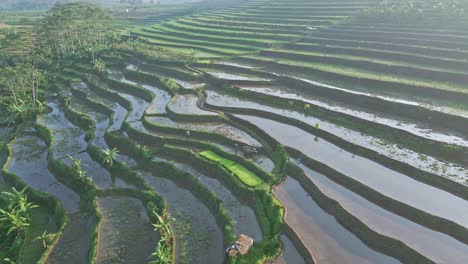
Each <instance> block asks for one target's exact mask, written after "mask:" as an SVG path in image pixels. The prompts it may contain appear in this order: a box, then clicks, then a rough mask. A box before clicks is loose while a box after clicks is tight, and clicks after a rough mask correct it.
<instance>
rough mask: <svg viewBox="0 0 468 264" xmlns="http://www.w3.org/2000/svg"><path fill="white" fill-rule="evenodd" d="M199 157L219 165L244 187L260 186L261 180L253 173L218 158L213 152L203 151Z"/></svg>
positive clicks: (230, 161)
mask: <svg viewBox="0 0 468 264" xmlns="http://www.w3.org/2000/svg"><path fill="white" fill-rule="evenodd" d="M200 156H202V157H203V158H205V159H207V160H211V161H214V162H217V163H220V164H221V165H222V166H223V167H225V168H226V169H228V170H229V171H231V172H232V173H234V175H236V176H237V177H238V178H239V180H241V181H242V182H243V183H244V184H245V185H247V186H250V187H255V186H258V185H261V184H262V183H263V180H262V179H260V177H258V176H257V175H255V173H253V172H251V171H250V170H248V169H247V168H245V167H244V166H242V165H240V164H238V163H236V162H234V161H232V160H228V159H226V158H223V157H221V156H219V155H218V154H216V153H214V152H213V151H210V150H208V151H203V152H200Z"/></svg>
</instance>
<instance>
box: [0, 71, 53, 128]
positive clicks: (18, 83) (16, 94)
mask: <svg viewBox="0 0 468 264" xmlns="http://www.w3.org/2000/svg"><path fill="white" fill-rule="evenodd" d="M46 81H47V79H46V72H45V71H43V70H40V69H39V68H38V66H37V63H34V62H31V63H21V64H17V65H16V66H14V67H12V66H6V67H3V68H2V69H1V70H0V102H1V104H2V105H1V106H0V110H1V111H2V112H5V113H7V114H6V115H5V116H7V118H8V120H10V121H11V122H14V121H15V120H18V119H21V120H24V119H28V118H31V117H34V116H35V115H36V114H38V113H42V112H44V111H45V107H44V106H43V103H42V102H41V99H42V94H41V91H40V87H41V86H42V85H43V84H44V83H46Z"/></svg>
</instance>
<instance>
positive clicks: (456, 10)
mask: <svg viewBox="0 0 468 264" xmlns="http://www.w3.org/2000/svg"><path fill="white" fill-rule="evenodd" d="M464 8H466V3H463V0H461V1H459V0H416V1H414V0H383V1H381V2H380V3H379V5H378V6H377V7H376V8H372V9H370V10H366V11H365V12H363V14H362V18H366V19H367V18H372V19H375V18H378V19H384V20H385V21H392V22H397V21H398V22H400V23H401V22H403V21H405V22H408V21H409V22H412V23H422V22H423V21H426V22H427V21H428V20H429V21H430V20H433V19H434V18H436V19H450V20H452V19H457V18H462V17H463V15H464V14H465V9H464Z"/></svg>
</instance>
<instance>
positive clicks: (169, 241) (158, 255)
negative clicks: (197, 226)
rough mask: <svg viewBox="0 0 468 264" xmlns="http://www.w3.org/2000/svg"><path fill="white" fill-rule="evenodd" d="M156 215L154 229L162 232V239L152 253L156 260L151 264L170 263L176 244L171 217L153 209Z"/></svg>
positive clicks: (150, 263)
mask: <svg viewBox="0 0 468 264" xmlns="http://www.w3.org/2000/svg"><path fill="white" fill-rule="evenodd" d="M153 214H154V216H155V217H156V219H157V223H156V224H154V225H153V226H154V230H155V231H159V232H160V233H161V239H160V240H159V242H158V245H157V246H156V251H155V252H154V253H153V254H151V256H152V258H153V259H154V260H152V261H150V262H149V264H169V263H172V246H173V244H174V234H173V233H172V229H171V226H170V221H171V218H169V217H163V216H161V215H159V214H158V213H157V212H156V211H153Z"/></svg>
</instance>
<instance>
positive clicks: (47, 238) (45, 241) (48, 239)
mask: <svg viewBox="0 0 468 264" xmlns="http://www.w3.org/2000/svg"><path fill="white" fill-rule="evenodd" d="M54 239H55V234H47V231H44V233H42V235H40V236H38V237H36V240H40V241H42V246H43V247H44V249H46V248H48V247H49V246H50V245H51V244H52V243H53V241H54Z"/></svg>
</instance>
